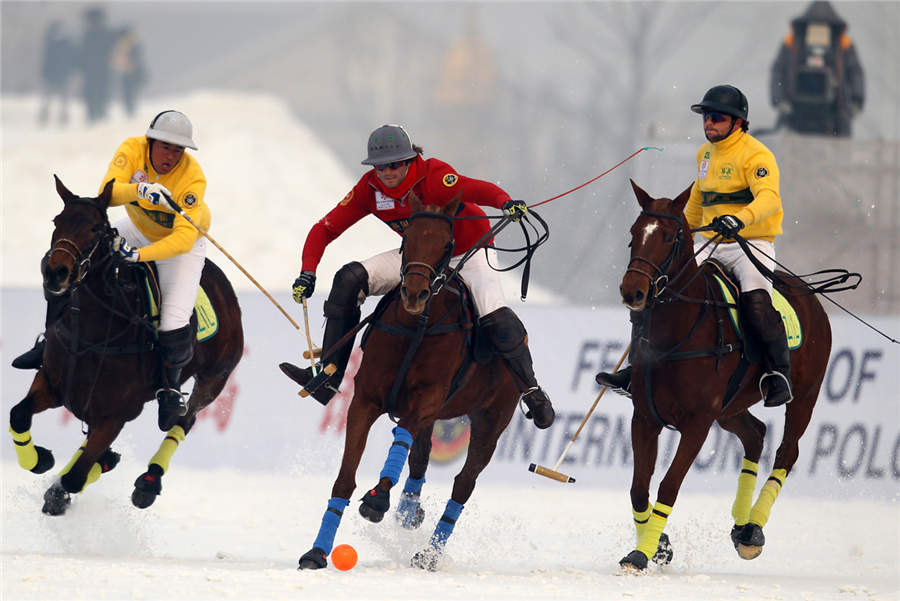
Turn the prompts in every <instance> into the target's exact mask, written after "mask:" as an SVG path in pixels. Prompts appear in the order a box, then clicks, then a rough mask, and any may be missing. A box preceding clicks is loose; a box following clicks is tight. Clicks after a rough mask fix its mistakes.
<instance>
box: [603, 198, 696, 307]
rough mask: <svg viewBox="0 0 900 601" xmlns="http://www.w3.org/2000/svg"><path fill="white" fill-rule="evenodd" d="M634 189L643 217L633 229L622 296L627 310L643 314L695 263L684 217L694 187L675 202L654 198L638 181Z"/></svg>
mask: <svg viewBox="0 0 900 601" xmlns="http://www.w3.org/2000/svg"><path fill="white" fill-rule="evenodd" d="M692 185H693V184H692ZM631 187H632V188H634V194H635V196H636V197H637V200H638V203H639V204H640V205H641V214H640V215H639V216H638V218H637V220H636V221H635V222H634V225H632V226H631V243H630V244H629V245H628V246H630V247H631V260H630V261H629V262H628V269H626V270H625V277H623V278H622V284H621V285H620V286H619V292H621V293H622V302H623V303H624V304H625V306H627V307H628V308H629V309H631V310H632V311H641V310H643V309H644V308H645V307H646V305H647V303H648V302H649V301H650V300H652V299H653V297H655V296H656V295H658V294H659V293H660V292H662V291H663V289H665V287H666V284H667V283H668V282H669V280H670V278H674V277H675V276H676V275H677V274H678V272H677V270H679V269H681V267H682V266H683V265H684V264H685V261H686V260H687V259H691V260H693V248H694V244H693V240H692V238H691V231H690V228H688V227H687V220H686V219H685V217H684V206H685V205H686V204H687V201H688V198H689V197H690V195H691V186H688V187H687V189H686V190H685V191H684V192H682V193H681V194H679V195H678V197H677V198H675V200H670V199H668V198H651V197H650V195H649V194H647V193H646V192H644V191H643V190H642V189H641V188H640V187H639V186H638V185H637V184H635V183H634V181H632V182H631Z"/></svg>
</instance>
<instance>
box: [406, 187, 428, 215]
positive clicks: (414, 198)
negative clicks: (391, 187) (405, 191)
mask: <svg viewBox="0 0 900 601" xmlns="http://www.w3.org/2000/svg"><path fill="white" fill-rule="evenodd" d="M409 210H410V211H412V212H413V213H421V212H422V211H424V210H425V205H423V204H422V201H421V200H419V195H418V194H416V191H415V190H413V189H412V188H410V189H409Z"/></svg>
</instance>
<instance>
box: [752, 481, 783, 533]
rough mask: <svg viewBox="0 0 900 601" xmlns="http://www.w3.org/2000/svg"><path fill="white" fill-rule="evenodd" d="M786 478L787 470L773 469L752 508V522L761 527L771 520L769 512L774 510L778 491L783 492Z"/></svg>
mask: <svg viewBox="0 0 900 601" xmlns="http://www.w3.org/2000/svg"><path fill="white" fill-rule="evenodd" d="M786 478H787V471H786V470H772V473H771V474H770V475H769V479H768V480H766V483H765V484H764V485H763V487H762V490H761V491H759V498H758V499H757V500H756V504H755V505H754V506H753V509H751V510H750V521H751V522H752V523H754V524H756V525H758V526H760V527H763V526H765V525H766V522H768V521H769V512H771V511H772V505H774V504H775V499H777V498H778V493H780V492H781V487H782V486H784V481H785V479H786Z"/></svg>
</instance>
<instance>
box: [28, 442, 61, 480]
mask: <svg viewBox="0 0 900 601" xmlns="http://www.w3.org/2000/svg"><path fill="white" fill-rule="evenodd" d="M34 450H35V451H37V456H38V460H37V465H35V466H34V467H33V468H31V473H33V474H43V473H44V472H46V471H47V470H49V469H50V468H52V467H53V466H54V465H55V464H56V460H55V459H53V453H51V452H50V451H49V450H47V449H45V448H44V447H38V446H35V447H34Z"/></svg>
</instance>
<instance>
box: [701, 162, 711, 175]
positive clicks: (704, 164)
mask: <svg viewBox="0 0 900 601" xmlns="http://www.w3.org/2000/svg"><path fill="white" fill-rule="evenodd" d="M707 171H709V161H700V179H703V178H705V177H706V172H707Z"/></svg>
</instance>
